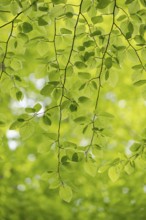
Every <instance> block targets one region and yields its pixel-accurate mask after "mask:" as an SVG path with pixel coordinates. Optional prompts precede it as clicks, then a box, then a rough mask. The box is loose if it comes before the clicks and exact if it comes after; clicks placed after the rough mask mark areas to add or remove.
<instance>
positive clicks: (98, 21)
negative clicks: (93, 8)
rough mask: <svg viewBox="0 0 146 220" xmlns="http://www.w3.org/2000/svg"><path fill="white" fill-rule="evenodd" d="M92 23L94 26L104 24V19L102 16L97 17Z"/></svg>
mask: <svg viewBox="0 0 146 220" xmlns="http://www.w3.org/2000/svg"><path fill="white" fill-rule="evenodd" d="M91 21H92V23H93V24H96V23H101V22H103V17H102V16H95V17H92V18H91Z"/></svg>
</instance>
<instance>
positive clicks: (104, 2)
mask: <svg viewBox="0 0 146 220" xmlns="http://www.w3.org/2000/svg"><path fill="white" fill-rule="evenodd" d="M110 3H111V0H99V1H98V5H97V8H99V9H104V8H106V7H107V6H108V5H109V4H110Z"/></svg>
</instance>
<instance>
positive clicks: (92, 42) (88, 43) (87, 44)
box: [83, 40, 95, 47]
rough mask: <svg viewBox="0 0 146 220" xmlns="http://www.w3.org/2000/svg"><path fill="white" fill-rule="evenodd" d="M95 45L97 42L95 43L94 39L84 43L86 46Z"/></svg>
mask: <svg viewBox="0 0 146 220" xmlns="http://www.w3.org/2000/svg"><path fill="white" fill-rule="evenodd" d="M94 45H95V43H94V41H93V40H88V41H85V42H84V43H83V46H84V47H91V46H94Z"/></svg>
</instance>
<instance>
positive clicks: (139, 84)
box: [133, 79, 146, 86]
mask: <svg viewBox="0 0 146 220" xmlns="http://www.w3.org/2000/svg"><path fill="white" fill-rule="evenodd" d="M145 83H146V79H143V80H139V81H137V82H134V83H133V85H134V86H143V85H144V84H145Z"/></svg>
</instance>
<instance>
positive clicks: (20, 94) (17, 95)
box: [16, 91, 23, 101]
mask: <svg viewBox="0 0 146 220" xmlns="http://www.w3.org/2000/svg"><path fill="white" fill-rule="evenodd" d="M16 98H17V100H18V101H21V100H22V99H23V93H22V92H21V91H18V92H16Z"/></svg>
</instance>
